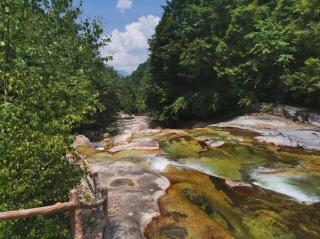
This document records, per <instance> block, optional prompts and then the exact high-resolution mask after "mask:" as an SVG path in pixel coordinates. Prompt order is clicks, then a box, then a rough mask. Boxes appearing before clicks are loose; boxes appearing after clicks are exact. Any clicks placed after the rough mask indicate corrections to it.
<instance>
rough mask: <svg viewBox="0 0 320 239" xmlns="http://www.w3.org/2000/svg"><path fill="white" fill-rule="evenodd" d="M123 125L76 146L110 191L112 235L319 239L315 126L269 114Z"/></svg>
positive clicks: (137, 120) (127, 120)
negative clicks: (167, 125)
mask: <svg viewBox="0 0 320 239" xmlns="http://www.w3.org/2000/svg"><path fill="white" fill-rule="evenodd" d="M117 127H118V131H117V132H114V133H113V134H111V135H110V136H108V135H106V137H105V138H104V140H102V141H101V142H100V144H101V145H103V148H101V147H100V148H99V149H95V148H93V147H84V146H82V147H79V148H78V151H79V152H81V153H82V154H83V155H85V156H86V157H87V159H88V161H89V162H90V165H91V167H92V169H93V170H95V171H97V172H99V173H100V175H101V177H100V181H101V182H100V183H101V184H102V186H104V187H108V188H109V195H110V203H109V214H110V234H109V237H110V238H126V239H131V238H132V239H135V238H144V237H146V238H157V239H184V238H190V239H191V238H193V239H202V238H203V239H207V238H208V239H215V238H239V239H250V238H254V239H264V238H265V239H272V238H281V239H286V238H288V239H289V238H297V239H300V238H303V239H305V238H320V203H319V202H320V183H319V182H320V153H319V151H318V147H320V141H317V140H318V139H319V138H320V137H319V135H320V132H319V129H318V128H315V127H313V126H310V125H305V124H299V123H295V122H291V121H290V120H286V119H283V118H280V117H278V118H275V117H273V116H269V115H262V116H261V115H260V116H251V117H249V118H240V119H236V120H234V121H230V122H225V123H220V124H212V125H210V124H207V125H205V126H203V125H202V126H201V127H192V128H186V129H150V128H149V127H148V118H147V117H144V116H135V117H122V118H120V119H119V120H118V122H117Z"/></svg>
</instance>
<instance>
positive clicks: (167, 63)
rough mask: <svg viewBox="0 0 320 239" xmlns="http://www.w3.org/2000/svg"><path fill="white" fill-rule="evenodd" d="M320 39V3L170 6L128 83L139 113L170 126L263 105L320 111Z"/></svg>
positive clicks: (176, 1)
mask: <svg viewBox="0 0 320 239" xmlns="http://www.w3.org/2000/svg"><path fill="white" fill-rule="evenodd" d="M319 33H320V2H319V1H317V0H308V1H300V0H273V1H264V0H257V1H252V0H239V1H232V0H228V1H220V0H206V1H202V0H188V1H182V0H173V1H169V2H168V3H167V5H166V6H165V7H164V15H163V17H162V20H161V22H160V24H159V25H158V26H157V28H156V33H155V35H154V36H153V37H152V39H151V40H150V52H151V53H150V59H149V60H148V62H147V63H145V64H143V65H141V67H139V68H138V69H137V71H136V72H135V73H134V74H133V75H132V76H131V77H129V81H130V80H131V81H132V82H133V85H134V86H133V88H138V89H140V90H137V91H136V92H137V93H136V95H137V96H136V99H138V100H137V101H136V107H135V109H134V110H137V109H139V110H141V111H147V112H151V113H152V116H153V117H155V118H157V119H158V120H160V121H161V122H163V123H166V124H169V125H170V124H175V123H177V122H178V121H179V120H186V119H189V120H190V119H210V118H213V117H217V116H221V115H228V114H229V113H230V112H233V113H235V112H236V114H239V113H240V112H243V111H248V110H249V111H250V110H254V109H255V107H256V106H257V105H258V104H259V103H262V102H264V103H270V104H277V103H278V104H279V103H283V104H291V105H297V106H306V107H310V108H314V109H319V108H320V104H319V102H320V98H319V97H320V44H319V42H320V34H319ZM137 85H138V87H137Z"/></svg>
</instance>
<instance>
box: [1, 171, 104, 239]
mask: <svg viewBox="0 0 320 239" xmlns="http://www.w3.org/2000/svg"><path fill="white" fill-rule="evenodd" d="M93 178H94V179H93V180H92V181H93V184H94V186H93V188H94V189H93V191H94V192H95V193H97V192H98V191H99V194H100V195H101V197H102V199H100V200H97V201H96V202H94V203H92V204H84V203H80V202H79V195H78V191H76V190H72V191H71V192H70V202H66V203H57V204H55V205H52V206H47V207H39V208H32V209H26V210H16V211H9V212H3V213H0V222H2V221H11V220H17V219H25V218H30V217H34V216H45V215H50V214H54V213H59V212H64V211H70V215H71V230H72V233H73V238H74V239H83V238H84V233H83V229H82V218H81V209H94V208H101V209H102V212H103V215H104V219H105V220H103V223H104V225H103V238H105V233H106V226H107V217H108V214H107V211H108V191H107V189H102V190H99V189H98V188H97V184H96V183H97V174H93Z"/></svg>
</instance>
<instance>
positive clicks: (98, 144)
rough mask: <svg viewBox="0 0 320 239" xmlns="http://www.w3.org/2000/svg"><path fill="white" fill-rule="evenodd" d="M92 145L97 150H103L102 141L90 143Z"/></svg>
mask: <svg viewBox="0 0 320 239" xmlns="http://www.w3.org/2000/svg"><path fill="white" fill-rule="evenodd" d="M92 144H93V147H94V148H95V149H96V150H98V151H104V150H105V145H104V144H102V143H92Z"/></svg>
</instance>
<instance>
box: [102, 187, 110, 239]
mask: <svg viewBox="0 0 320 239" xmlns="http://www.w3.org/2000/svg"><path fill="white" fill-rule="evenodd" d="M101 194H102V198H103V199H104V203H103V204H102V213H103V217H104V220H105V225H104V228H103V237H102V238H103V239H105V238H106V236H107V229H108V227H107V226H108V224H109V219H108V189H107V188H103V189H101Z"/></svg>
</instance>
